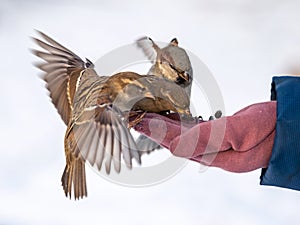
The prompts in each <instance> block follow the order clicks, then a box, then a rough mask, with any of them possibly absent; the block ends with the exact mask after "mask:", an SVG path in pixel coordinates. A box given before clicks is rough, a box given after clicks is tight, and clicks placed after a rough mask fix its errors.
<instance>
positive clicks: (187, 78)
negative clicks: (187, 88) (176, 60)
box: [179, 71, 190, 81]
mask: <svg viewBox="0 0 300 225" xmlns="http://www.w3.org/2000/svg"><path fill="white" fill-rule="evenodd" d="M179 76H180V77H181V78H182V79H184V80H185V81H190V75H189V73H188V72H186V71H185V72H182V73H179Z"/></svg>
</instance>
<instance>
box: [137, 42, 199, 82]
mask: <svg viewBox="0 0 300 225" xmlns="http://www.w3.org/2000/svg"><path fill="white" fill-rule="evenodd" d="M137 45H138V46H139V47H141V48H142V49H143V51H144V53H145V54H146V55H147V57H148V58H149V59H150V60H151V61H152V62H153V66H152V68H151V69H150V71H149V74H152V75H156V76H160V77H164V78H166V79H169V80H171V81H173V82H175V83H176V84H178V85H180V86H182V87H186V86H189V85H190V84H191V82H192V80H193V69H192V66H191V62H190V59H189V56H188V54H187V53H186V51H185V50H184V49H183V48H180V47H179V46H178V40H177V39H176V38H174V39H172V40H171V41H170V43H169V44H168V45H167V46H166V47H164V48H160V47H158V45H157V44H156V43H155V42H154V41H153V40H152V39H151V38H149V37H144V38H141V39H139V40H138V41H137Z"/></svg>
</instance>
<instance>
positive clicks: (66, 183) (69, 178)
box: [61, 159, 87, 200]
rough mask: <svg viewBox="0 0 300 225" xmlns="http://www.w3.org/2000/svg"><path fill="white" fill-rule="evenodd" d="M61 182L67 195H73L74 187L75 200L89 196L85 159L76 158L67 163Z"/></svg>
mask: <svg viewBox="0 0 300 225" xmlns="http://www.w3.org/2000/svg"><path fill="white" fill-rule="evenodd" d="M61 183H62V186H63V189H64V191H65V195H66V197H69V198H71V197H72V188H73V189H74V198H75V200H76V199H79V198H83V197H87V188H86V177H85V165H84V161H83V160H81V159H76V160H74V161H73V162H71V163H70V164H67V165H66V167H65V170H64V172H63V175H62V178H61Z"/></svg>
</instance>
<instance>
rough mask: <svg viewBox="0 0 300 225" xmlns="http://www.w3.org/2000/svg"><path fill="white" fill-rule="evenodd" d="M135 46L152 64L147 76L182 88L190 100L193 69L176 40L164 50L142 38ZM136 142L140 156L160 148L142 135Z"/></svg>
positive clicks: (149, 39)
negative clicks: (155, 77) (158, 78)
mask: <svg viewBox="0 0 300 225" xmlns="http://www.w3.org/2000/svg"><path fill="white" fill-rule="evenodd" d="M136 44H137V46H138V47H139V48H141V49H142V51H143V52H144V54H145V55H146V56H147V57H148V59H149V60H150V61H151V62H152V66H151V68H150V70H149V72H148V75H154V76H157V77H161V78H164V79H166V80H169V81H171V82H174V83H175V84H177V85H179V86H180V87H182V88H184V89H185V91H186V93H187V95H188V96H189V98H190V96H191V88H192V81H193V69H192V65H191V62H190V59H189V56H188V54H187V53H186V51H185V50H184V49H183V48H181V47H179V46H178V40H177V38H173V39H172V40H171V41H170V42H169V44H168V45H167V46H166V47H164V48H160V47H159V46H158V45H157V44H156V43H155V42H154V41H153V40H152V39H151V38H150V37H142V38H140V39H138V40H137V41H136ZM161 113H165V112H161ZM136 142H137V146H138V148H139V149H140V153H141V154H142V153H145V152H147V153H150V152H151V151H153V150H155V149H160V148H161V147H160V145H159V144H157V143H155V142H154V141H152V140H151V139H149V138H147V137H146V136H144V135H140V136H139V137H138V139H137V140H136Z"/></svg>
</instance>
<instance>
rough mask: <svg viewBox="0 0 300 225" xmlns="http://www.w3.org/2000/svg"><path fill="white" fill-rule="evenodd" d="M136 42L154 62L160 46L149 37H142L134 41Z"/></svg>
mask: <svg viewBox="0 0 300 225" xmlns="http://www.w3.org/2000/svg"><path fill="white" fill-rule="evenodd" d="M136 44H137V46H138V47H139V48H141V49H142V50H143V52H144V54H145V55H146V56H147V57H148V59H149V60H151V61H152V62H155V60H156V58H157V54H158V52H159V51H160V48H159V47H158V46H157V44H155V42H154V41H153V40H152V39H151V38H150V37H142V38H140V39H138V40H137V41H136Z"/></svg>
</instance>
